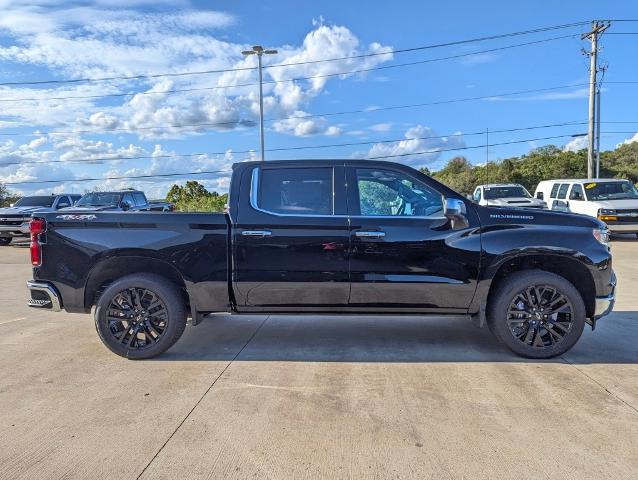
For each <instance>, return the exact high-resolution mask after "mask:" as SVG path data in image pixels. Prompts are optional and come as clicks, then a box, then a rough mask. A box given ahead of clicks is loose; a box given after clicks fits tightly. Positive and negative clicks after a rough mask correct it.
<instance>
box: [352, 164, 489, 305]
mask: <svg viewBox="0 0 638 480" xmlns="http://www.w3.org/2000/svg"><path fill="white" fill-rule="evenodd" d="M347 175H348V182H347V183H348V206H349V209H350V221H351V226H350V235H351V248H352V251H351V256H350V278H351V293H350V307H351V308H353V309H357V308H358V309H361V310H365V309H370V310H374V309H376V310H377V311H384V310H385V311H393V310H396V311H405V310H413V311H415V312H419V311H426V312H427V311H439V312H446V313H456V312H458V313H462V312H465V311H466V310H467V308H468V307H469V305H470V302H471V300H472V297H473V295H474V291H475V288H476V279H477V276H478V267H479V256H480V235H479V234H478V233H476V234H473V233H471V232H472V230H473V228H475V227H476V226H477V220H474V216H473V214H472V215H470V216H469V217H470V227H468V228H465V229H460V230H453V229H452V227H451V224H450V221H449V220H448V219H447V218H445V217H444V216H443V196H442V194H441V193H440V192H439V191H437V190H436V189H435V188H434V187H436V185H435V182H431V181H430V180H429V179H428V177H426V176H424V175H420V174H417V173H416V172H414V173H411V171H410V170H408V169H405V170H403V169H397V170H393V169H391V168H385V167H384V168H374V167H371V168H359V167H357V166H351V167H348V169H347ZM470 213H472V212H470Z"/></svg>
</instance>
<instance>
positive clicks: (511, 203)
mask: <svg viewBox="0 0 638 480" xmlns="http://www.w3.org/2000/svg"><path fill="white" fill-rule="evenodd" d="M472 200H474V201H475V202H476V203H478V204H479V205H486V206H490V207H508V208H511V207H523V208H547V204H546V203H545V202H544V201H542V200H538V199H536V198H534V197H532V196H531V195H530V194H529V192H528V191H527V189H526V188H525V187H524V186H523V185H519V184H517V183H492V184H488V185H479V186H478V187H476V188H475V189H474V194H473V195H472Z"/></svg>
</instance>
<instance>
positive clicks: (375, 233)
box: [354, 230, 385, 238]
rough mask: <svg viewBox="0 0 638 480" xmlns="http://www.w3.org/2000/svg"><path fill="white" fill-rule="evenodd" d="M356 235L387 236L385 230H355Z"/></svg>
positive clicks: (363, 236)
mask: <svg viewBox="0 0 638 480" xmlns="http://www.w3.org/2000/svg"><path fill="white" fill-rule="evenodd" d="M354 235H355V236H356V237H359V238H383V237H385V232H379V231H361V230H360V231H358V232H354Z"/></svg>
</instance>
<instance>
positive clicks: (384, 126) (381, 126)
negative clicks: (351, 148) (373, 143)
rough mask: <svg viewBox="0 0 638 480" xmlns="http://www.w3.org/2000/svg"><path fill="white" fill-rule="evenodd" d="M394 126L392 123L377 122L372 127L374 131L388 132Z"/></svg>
mask: <svg viewBox="0 0 638 480" xmlns="http://www.w3.org/2000/svg"><path fill="white" fill-rule="evenodd" d="M391 128H392V124H391V123H377V124H375V125H372V126H371V127H370V130H372V131H373V132H388V131H390V129H391Z"/></svg>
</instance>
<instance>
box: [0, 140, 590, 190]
mask: <svg viewBox="0 0 638 480" xmlns="http://www.w3.org/2000/svg"><path fill="white" fill-rule="evenodd" d="M482 133H485V132H482ZM580 135H582V134H581V133H577V134H570V135H555V136H549V137H539V138H527V139H524V140H515V141H509V142H500V143H491V144H489V145H472V146H466V147H457V148H443V149H431V150H424V151H421V152H412V153H403V154H390V155H380V156H375V157H367V158H364V159H363V160H377V159H380V158H398V157H407V156H412V155H427V154H432V153H442V152H452V151H461V150H471V149H476V148H485V147H487V146H489V147H496V146H502V145H513V144H519V143H526V142H534V141H541V140H551V139H557V138H567V137H574V136H580ZM215 173H231V170H227V169H226V170H202V171H196V172H185V173H164V174H149V175H135V176H115V177H99V178H71V179H57V180H35V181H22V182H6V183H4V185H24V184H29V185H31V184H33V185H35V184H49V183H65V182H95V181H105V180H136V179H140V178H167V177H177V176H188V175H207V174H215Z"/></svg>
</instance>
